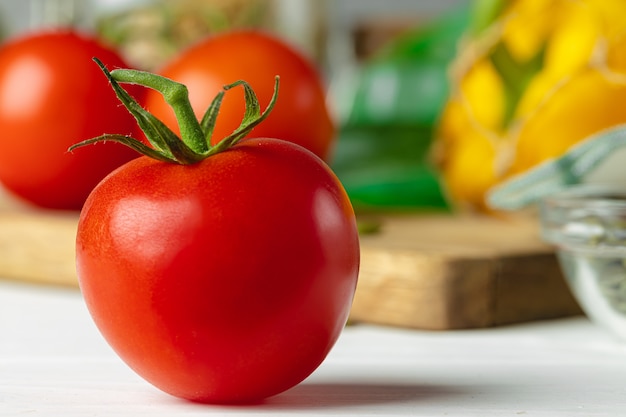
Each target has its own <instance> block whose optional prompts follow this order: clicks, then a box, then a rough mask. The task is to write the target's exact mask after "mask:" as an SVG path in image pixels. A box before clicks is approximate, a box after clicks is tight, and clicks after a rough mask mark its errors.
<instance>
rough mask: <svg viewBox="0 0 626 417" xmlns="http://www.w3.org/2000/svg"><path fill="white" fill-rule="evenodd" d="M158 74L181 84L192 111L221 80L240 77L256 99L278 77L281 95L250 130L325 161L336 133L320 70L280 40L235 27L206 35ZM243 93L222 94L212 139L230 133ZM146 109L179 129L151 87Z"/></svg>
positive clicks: (264, 98) (263, 98) (202, 107)
mask: <svg viewBox="0 0 626 417" xmlns="http://www.w3.org/2000/svg"><path fill="white" fill-rule="evenodd" d="M158 73H159V74H160V75H162V76H164V77H167V78H170V79H172V80H175V81H178V82H180V83H182V84H185V85H186V86H187V87H188V89H189V98H190V101H191V104H192V107H193V109H194V112H195V113H196V114H197V115H202V114H204V112H205V111H206V109H207V108H208V106H209V104H210V103H211V100H212V99H213V97H215V96H216V95H217V94H218V93H219V92H220V91H221V90H222V87H223V86H224V85H227V84H230V83H233V82H235V81H237V80H245V81H246V82H248V83H249V84H250V85H251V86H252V88H253V90H254V91H255V92H256V94H257V96H258V98H259V101H260V102H261V103H267V102H268V101H269V100H270V98H271V96H272V93H273V89H272V86H273V80H274V77H275V76H276V75H278V76H280V82H281V87H280V94H279V95H280V100H278V102H277V103H276V106H275V107H274V109H273V110H272V114H270V115H269V117H268V119H267V120H265V121H264V122H263V123H262V124H260V125H259V126H257V127H256V128H255V129H254V131H253V136H254V137H269V138H279V139H284V140H288V141H290V142H294V143H297V144H299V145H301V146H304V147H305V148H307V149H309V150H310V151H312V152H313V153H315V154H316V155H318V156H319V157H320V158H322V159H324V160H326V161H328V160H329V158H330V157H331V153H332V145H333V143H334V140H335V137H336V127H335V123H334V121H333V120H332V118H331V115H330V110H329V108H328V106H327V104H326V94H325V90H324V85H323V83H322V79H321V76H320V74H319V73H318V72H317V69H316V68H315V67H314V65H313V63H312V62H310V61H309V60H308V59H307V58H306V57H305V56H304V55H303V54H301V53H300V52H299V51H297V50H296V49H294V48H292V47H291V46H289V45H288V44H286V43H285V42H284V41H282V40H280V39H278V38H275V37H273V36H270V35H268V34H265V33H263V32H259V31H249V30H240V31H233V32H228V33H222V34H218V35H214V36H212V37H208V38H206V39H205V40H203V41H201V42H198V43H197V44H196V45H194V46H192V47H191V48H188V49H187V50H185V51H183V52H181V53H180V54H179V55H178V56H177V57H176V58H175V59H173V60H171V61H170V62H168V63H167V64H166V65H165V66H164V67H163V68H161V69H160V70H159V71H158ZM244 103H245V101H244V96H243V92H241V91H238V92H236V93H235V92H232V93H229V94H227V95H226V97H225V98H224V101H223V103H222V107H221V110H220V116H219V117H218V120H217V123H216V126H215V131H214V133H213V136H212V138H211V143H212V144H215V143H217V142H219V141H220V140H221V139H222V138H224V137H226V136H228V135H229V134H230V133H232V132H233V131H234V130H235V129H236V128H237V127H238V126H239V124H240V123H241V118H242V116H243V114H244V109H245V106H244ZM146 109H147V110H148V111H150V112H151V113H152V114H154V115H155V116H156V117H157V118H158V119H160V120H162V121H163V122H164V123H165V124H166V125H167V126H168V127H169V128H170V129H172V130H174V131H175V132H178V126H177V123H176V119H175V117H174V113H173V111H172V109H171V108H170V107H169V106H168V105H167V104H166V103H165V101H164V100H163V98H162V97H161V95H160V94H159V93H158V92H156V91H153V90H151V91H148V92H147V94H146Z"/></svg>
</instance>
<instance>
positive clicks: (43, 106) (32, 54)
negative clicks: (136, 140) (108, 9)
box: [0, 30, 142, 210]
mask: <svg viewBox="0 0 626 417" xmlns="http://www.w3.org/2000/svg"><path fill="white" fill-rule="evenodd" d="M94 56H98V57H100V58H101V59H102V61H104V62H105V63H106V64H107V65H109V66H111V67H126V66H127V65H126V64H125V63H124V61H123V60H122V58H120V56H119V55H118V54H117V53H116V52H115V51H114V50H112V49H110V48H108V47H107V46H105V45H102V44H100V43H99V42H98V41H97V40H95V39H93V38H91V37H89V36H86V35H81V34H78V33H76V32H73V31H68V30H63V31H50V32H38V33H32V34H28V35H26V36H23V37H20V38H17V39H14V40H11V41H9V42H7V43H6V44H4V45H2V46H1V47H0V182H1V183H2V184H3V185H4V186H5V188H7V189H8V190H9V191H11V192H12V193H13V194H15V195H17V196H19V197H21V198H23V199H25V200H28V201H30V202H32V203H34V204H36V205H39V206H42V207H47V208H54V209H71V210H77V209H80V207H81V206H82V205H83V203H84V201H85V199H86V198H87V195H88V194H89V192H90V191H91V189H92V188H93V187H94V186H95V185H96V184H97V183H98V182H99V181H100V180H101V179H102V178H103V177H104V176H105V175H107V174H108V173H109V172H111V171H112V170H113V169H115V168H116V167H118V166H120V165H121V164H123V163H124V162H127V161H129V160H131V159H133V158H135V157H136V156H137V155H136V153H134V152H133V151H132V150H130V149H128V148H126V147H124V146H122V145H120V144H116V143H105V144H102V145H101V146H98V147H97V148H96V147H92V149H85V150H84V152H80V153H76V154H73V153H69V152H68V151H67V149H68V147H69V146H70V145H72V144H74V143H76V142H77V141H80V140H84V139H88V138H90V137H94V136H98V135H101V134H103V133H106V132H109V131H115V132H119V133H120V134H131V135H135V134H136V132H137V128H136V125H135V121H134V119H133V117H132V116H131V115H130V114H128V112H127V111H126V110H125V109H124V108H123V106H120V104H119V102H118V101H117V98H116V97H115V94H114V93H113V91H112V90H111V89H110V88H109V87H108V86H107V84H106V83H103V82H102V73H101V72H100V70H99V69H98V67H97V66H95V65H94V63H93V61H92V57H94ZM130 88H132V87H130ZM141 91H142V90H136V91H134V93H133V94H135V95H136V96H137V97H140V94H141Z"/></svg>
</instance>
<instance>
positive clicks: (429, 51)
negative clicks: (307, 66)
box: [331, 7, 470, 210]
mask: <svg viewBox="0 0 626 417" xmlns="http://www.w3.org/2000/svg"><path fill="white" fill-rule="evenodd" d="M469 16H470V13H469V10H468V8H466V7H461V8H459V9H458V10H456V11H454V12H453V13H450V14H447V15H444V16H442V17H441V18H439V19H438V20H437V21H435V22H434V23H433V24H431V25H430V26H427V27H421V28H417V29H416V30H414V31H412V32H411V33H408V34H406V35H404V36H402V37H400V38H398V39H397V40H395V41H394V42H392V43H391V44H389V45H388V46H387V47H386V48H384V49H383V50H382V51H380V53H379V54H378V55H377V56H376V57H374V58H373V59H372V60H370V61H368V62H367V63H365V64H364V66H363V67H362V69H361V71H360V78H359V81H358V87H357V89H356V91H355V93H354V97H353V101H352V105H351V108H350V111H349V114H348V115H347V116H346V117H345V120H342V121H341V125H340V133H339V140H338V141H337V144H336V147H335V152H334V156H333V159H332V161H331V166H332V168H333V170H334V171H335V172H336V173H337V175H338V177H339V178H340V180H341V181H342V183H343V184H344V187H345V188H346V190H347V192H348V195H349V196H350V198H351V200H352V203H353V205H354V206H355V208H356V209H357V210H358V209H361V210H363V209H383V210H387V209H402V210H407V209H408V210H415V209H418V210H422V209H436V210H447V209H448V202H447V200H446V197H445V193H444V191H443V189H442V186H441V181H440V178H439V173H438V172H437V170H436V169H435V167H434V166H432V165H431V164H430V161H429V154H430V148H431V143H432V140H433V136H434V130H435V127H436V124H437V121H438V119H439V115H440V113H441V111H442V109H443V107H444V105H445V102H446V100H447V97H448V90H449V80H448V75H447V71H448V66H449V64H450V63H451V61H452V59H453V58H454V56H455V55H456V45H457V42H458V41H459V39H460V37H461V35H462V34H463V33H464V31H465V29H466V27H467V25H468V23H469Z"/></svg>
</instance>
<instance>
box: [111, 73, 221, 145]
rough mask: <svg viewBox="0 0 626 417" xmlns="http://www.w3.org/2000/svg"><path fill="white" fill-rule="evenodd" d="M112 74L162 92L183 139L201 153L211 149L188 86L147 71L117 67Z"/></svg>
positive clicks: (119, 78)
mask: <svg viewBox="0 0 626 417" xmlns="http://www.w3.org/2000/svg"><path fill="white" fill-rule="evenodd" d="M111 76H112V77H113V79H115V80H116V81H118V82H121V83H129V84H139V85H142V86H144V87H148V88H152V89H153V90H156V91H158V92H159V93H161V95H163V98H164V99H165V101H166V102H167V104H168V105H170V106H171V107H172V110H174V114H175V115H176V120H177V121H178V126H179V128H180V137H181V140H182V141H183V142H185V144H186V145H187V146H189V147H190V148H191V149H192V150H194V151H195V152H197V153H199V154H202V153H205V152H207V151H208V150H209V147H208V143H207V141H206V140H205V138H204V133H203V132H202V128H201V127H200V123H199V122H198V119H197V118H196V115H195V113H194V111H193V109H192V107H191V103H190V102H189V92H188V90H187V86H185V85H184V84H181V83H178V82H176V81H174V80H171V79H169V78H165V77H161V76H159V75H156V74H153V73H150V72H146V71H137V70H130V69H116V70H113V71H111Z"/></svg>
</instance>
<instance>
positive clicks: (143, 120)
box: [69, 58, 280, 165]
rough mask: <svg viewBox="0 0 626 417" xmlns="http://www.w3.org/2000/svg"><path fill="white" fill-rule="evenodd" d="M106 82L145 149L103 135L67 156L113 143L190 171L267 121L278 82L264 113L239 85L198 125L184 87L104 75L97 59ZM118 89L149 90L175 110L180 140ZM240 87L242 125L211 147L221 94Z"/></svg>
mask: <svg viewBox="0 0 626 417" xmlns="http://www.w3.org/2000/svg"><path fill="white" fill-rule="evenodd" d="M93 60H94V61H95V62H96V64H98V66H99V67H100V69H101V70H102V72H103V73H104V75H105V76H106V77H107V79H108V80H109V82H110V84H111V87H112V88H113V90H114V91H115V95H116V96H117V98H118V99H119V100H120V102H121V103H122V104H123V105H124V107H126V109H127V110H128V111H129V112H130V113H131V114H132V115H133V116H134V117H135V119H136V120H137V123H138V125H139V127H140V128H141V130H142V131H143V132H144V134H145V136H146V138H147V139H148V142H149V143H150V146H148V145H146V144H145V143H143V142H142V141H140V140H138V139H136V138H134V137H132V136H126V135H121V134H109V133H107V134H103V135H100V136H97V137H95V138H91V139H87V140H84V141H82V142H79V143H77V144H74V145H72V146H71V147H70V148H69V151H70V152H71V151H73V150H74V149H77V148H80V147H83V146H86V145H90V144H93V143H97V142H104V141H113V142H119V143H121V144H123V145H126V146H128V147H130V148H132V149H134V150H135V151H137V152H139V153H140V154H142V155H145V156H148V157H151V158H154V159H157V160H160V161H164V162H170V163H177V164H182V165H190V164H195V163H197V162H200V161H202V160H204V159H206V158H208V157H209V156H211V155H213V154H216V153H218V152H222V151H224V150H226V149H228V148H230V147H231V146H234V145H235V144H236V143H237V142H239V141H240V140H241V139H243V138H244V137H245V136H247V135H248V134H249V133H250V131H252V129H254V127H256V126H257V125H258V124H260V123H261V122H262V121H263V120H265V119H266V118H267V116H268V115H269V113H270V112H271V111H272V109H273V108H274V105H275V103H276V99H277V98H278V87H279V82H280V79H279V77H278V76H276V78H275V83H274V94H273V95H272V98H271V100H270V102H269V104H268V105H267V108H266V109H265V111H264V112H261V106H260V103H259V100H258V98H257V96H256V93H255V92H254V90H253V89H252V87H251V86H250V85H249V84H248V83H247V82H246V81H244V80H238V81H235V82H233V83H232V84H228V85H225V86H224V87H223V90H222V91H220V92H219V93H218V94H217V96H215V98H214V99H213V101H212V102H211V104H210V105H209V107H208V109H207V110H206V112H205V113H204V115H203V117H202V119H201V120H200V121H198V119H197V117H196V115H195V113H194V111H193V109H192V107H191V103H190V101H189V93H188V90H187V87H186V86H185V85H184V84H181V83H178V82H176V81H173V80H171V79H168V78H165V77H162V76H160V75H157V74H154V73H151V72H146V71H139V70H133V69H115V70H113V71H109V70H108V69H107V68H106V67H105V66H104V64H103V63H102V62H101V61H100V60H99V59H98V58H94V59H93ZM120 83H127V84H136V85H140V86H143V87H147V88H152V89H154V90H156V91H158V92H159V93H161V94H162V95H163V98H164V99H165V101H166V102H167V104H168V105H170V107H172V109H173V110H174V114H175V115H176V120H177V122H178V126H179V129H180V136H178V135H177V134H176V133H174V132H173V131H172V130H171V129H170V128H169V127H167V126H166V125H165V124H164V123H163V122H162V121H161V120H159V119H158V118H156V117H155V116H154V115H152V114H151V113H150V112H148V111H147V110H145V109H144V108H143V107H142V106H141V105H140V104H139V103H138V102H137V100H135V99H134V98H133V97H132V96H131V95H130V94H128V92H127V91H126V90H125V89H124V88H123V87H122V86H121V85H120ZM238 86H242V87H243V89H244V95H245V111H244V115H243V118H242V121H241V124H240V125H239V127H238V128H237V129H235V130H234V131H233V132H232V133H231V134H230V135H228V136H226V137H225V138H224V139H222V140H221V141H219V142H218V143H217V144H215V145H211V136H212V134H213V130H214V128H215V121H216V120H217V116H218V113H219V109H220V106H221V104H222V100H223V97H224V94H225V93H226V92H227V91H228V90H230V89H232V88H235V87H238Z"/></svg>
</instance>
